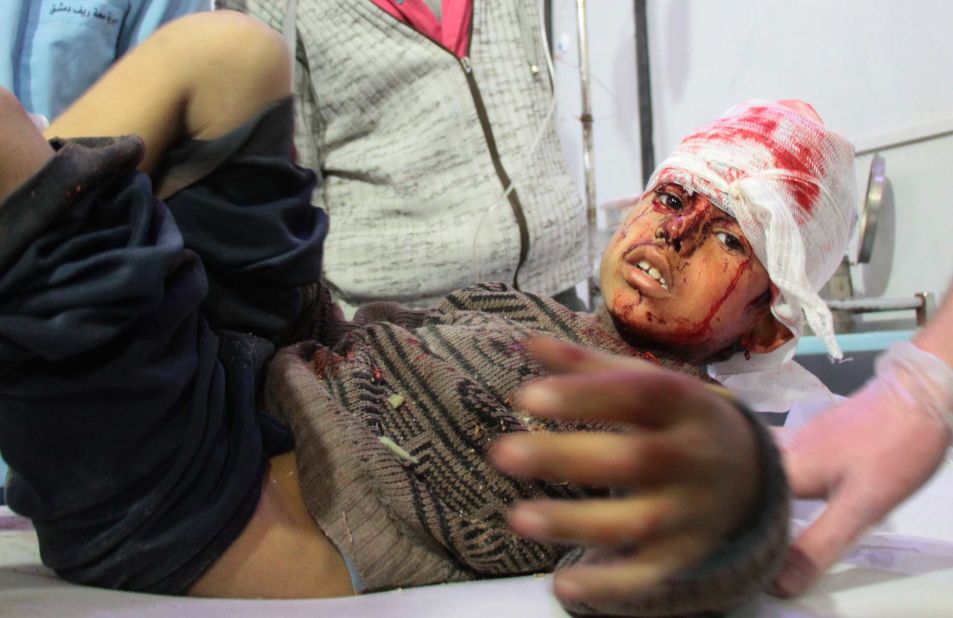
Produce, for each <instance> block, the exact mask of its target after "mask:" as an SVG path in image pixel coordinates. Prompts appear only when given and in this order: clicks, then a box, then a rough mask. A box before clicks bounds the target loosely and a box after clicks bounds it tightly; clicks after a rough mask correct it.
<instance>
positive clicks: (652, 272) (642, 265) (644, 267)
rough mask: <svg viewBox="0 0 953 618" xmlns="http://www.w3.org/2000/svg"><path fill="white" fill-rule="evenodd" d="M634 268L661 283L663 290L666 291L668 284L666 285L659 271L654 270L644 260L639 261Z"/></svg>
mask: <svg viewBox="0 0 953 618" xmlns="http://www.w3.org/2000/svg"><path fill="white" fill-rule="evenodd" d="M636 266H638V267H639V269H640V270H641V271H643V272H644V273H646V274H647V275H648V276H650V277H652V278H653V279H655V280H656V281H658V282H659V283H661V284H662V287H663V288H665V289H666V290H667V289H668V283H666V281H665V277H663V276H662V273H661V272H660V271H659V269H657V268H654V267H653V266H652V265H651V264H649V263H648V262H647V261H646V260H641V261H640V262H639V263H638V264H636Z"/></svg>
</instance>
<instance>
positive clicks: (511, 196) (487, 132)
mask: <svg viewBox="0 0 953 618" xmlns="http://www.w3.org/2000/svg"><path fill="white" fill-rule="evenodd" d="M471 35H472V32H471ZM467 47H468V48H469V45H467ZM459 62H460V67H461V68H462V69H463V74H464V75H465V76H466V78H467V85H468V86H469V87H470V96H471V97H472V98H473V105H474V107H475V108H476V113H477V118H479V120H480V127H481V128H482V129H483V138H484V139H485V140H486V146H487V149H488V150H489V152H490V160H491V161H492V162H493V169H494V170H496V176H497V178H499V180H500V184H502V185H503V190H504V191H505V190H507V189H508V188H509V187H510V185H511V184H512V181H511V180H510V177H509V174H507V173H506V170H505V169H504V168H503V162H502V161H501V160H500V152H499V150H498V149H497V147H496V138H495V137H494V136H493V129H492V128H491V127H490V118H489V116H488V115H487V113H486V107H485V106H484V104H483V96H482V95H481V94H480V88H479V87H478V86H477V83H476V79H475V78H474V77H473V66H472V65H471V64H470V57H469V56H463V57H461V58H460V59H459ZM506 199H507V201H509V203H510V208H511V209H512V210H513V217H514V218H515V219H516V225H517V227H518V228H519V233H520V257H519V262H518V263H517V264H516V270H515V271H514V272H513V287H514V288H516V289H517V290H518V289H520V285H519V275H520V269H521V268H523V264H525V263H526V258H527V256H528V255H529V226H528V225H527V223H526V215H525V214H524V213H523V205H522V204H521V203H520V199H519V196H518V195H517V194H516V188H515V187H513V189H512V190H511V191H510V192H509V193H507V195H506Z"/></svg>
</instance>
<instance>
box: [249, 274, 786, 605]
mask: <svg viewBox="0 0 953 618" xmlns="http://www.w3.org/2000/svg"><path fill="white" fill-rule="evenodd" d="M314 324H316V325H317V329H316V330H315V331H314V332H313V333H312V334H313V336H314V340H313V341H308V342H305V343H300V344H297V345H295V346H292V347H289V348H286V349H285V350H283V351H282V352H280V353H279V354H278V355H277V356H276V357H275V359H274V360H273V361H272V364H271V366H270V369H269V376H268V381H267V385H266V393H265V397H266V402H265V405H266V407H267V409H269V410H270V411H272V412H273V413H275V414H277V415H279V417H281V418H283V419H284V421H285V422H286V423H287V424H288V425H289V426H290V427H291V429H292V431H293V432H294V435H295V440H296V447H295V450H296V453H297V457H298V462H299V468H300V470H299V472H300V480H301V488H302V492H303V494H304V498H305V502H306V504H307V506H308V508H309V510H310V512H311V514H312V516H313V517H314V518H315V520H316V521H317V522H318V524H319V525H320V526H321V528H322V529H323V530H324V531H325V533H326V534H327V535H328V536H329V537H330V538H331V540H332V541H333V542H334V543H335V544H336V545H337V547H338V548H339V549H340V550H341V552H342V553H343V554H344V555H345V556H347V557H348V558H349V559H350V560H351V562H352V563H353V564H354V566H355V567H356V569H357V571H358V572H359V574H360V575H361V577H362V579H363V580H364V582H365V584H366V586H367V589H368V590H383V589H387V588H394V587H399V586H417V585H422V584H432V583H438V582H454V581H464V580H471V579H477V578H481V577H496V576H503V575H516V574H524V573H535V572H541V571H551V570H553V569H554V568H556V567H557V566H558V565H559V564H560V563H562V564H566V563H574V562H578V561H580V560H583V561H586V560H596V559H599V560H602V559H607V558H609V557H607V556H605V555H604V553H603V554H601V555H600V556H599V557H598V558H597V557H596V554H595V553H593V552H589V553H587V552H585V551H583V550H581V549H572V548H567V547H564V546H556V545H551V544H541V543H537V542H534V541H530V540H527V539H524V538H522V537H520V536H518V535H517V534H515V533H513V532H512V531H510V529H509V528H508V527H507V525H506V522H505V521H504V517H503V515H504V512H505V511H506V509H507V508H508V507H509V506H510V505H511V504H512V503H513V501H515V500H517V499H523V498H538V497H543V496H549V497H560V498H575V497H581V496H584V495H592V493H593V492H592V491H591V490H584V489H583V488H580V487H576V486H573V485H569V484H564V483H552V482H538V481H524V480H518V479H513V478H510V477H507V476H505V475H503V474H501V473H499V472H498V471H496V470H495V469H494V468H493V467H492V466H491V465H489V464H488V463H487V461H486V459H485V452H486V449H487V448H488V446H489V445H490V444H491V443H492V442H493V440H494V439H496V438H497V437H498V436H499V435H501V434H503V433H508V432H516V431H537V430H566V429H580V428H581V427H580V426H579V425H569V424H565V423H553V422H550V421H541V420H538V419H531V418H529V417H527V416H525V415H521V414H520V413H519V412H518V411H516V410H513V409H512V408H510V406H509V405H508V402H509V401H510V397H511V395H512V393H513V392H514V391H515V390H516V388H517V387H519V386H520V385H521V384H523V383H524V382H525V381H526V380H528V379H531V378H534V377H536V376H539V375H540V374H541V373H542V370H541V368H540V367H539V365H538V364H537V363H536V362H534V361H533V360H532V358H530V357H529V355H528V353H527V351H526V350H525V347H524V341H525V339H526V337H527V336H528V335H530V334H534V333H546V334H549V335H553V336H555V337H558V338H560V339H564V340H568V341H573V342H576V343H580V344H584V345H588V346H592V347H595V348H599V349H601V350H605V351H609V352H613V353H617V354H628V355H635V354H640V353H639V352H638V351H637V350H635V349H633V348H632V347H630V346H629V345H627V344H626V343H625V342H623V341H622V340H621V339H619V337H618V335H616V333H615V331H614V330H613V329H611V328H607V327H606V326H605V323H604V322H603V321H602V320H600V319H599V318H598V317H596V316H593V315H590V314H584V313H574V312H571V311H569V310H568V309H566V308H564V307H562V306H561V305H559V304H558V303H556V302H554V301H552V300H548V299H543V298H539V297H536V296H533V295H530V294H525V293H521V292H518V291H515V290H513V289H511V288H508V287H506V286H504V285H502V284H487V285H478V286H473V287H470V288H467V289H464V290H459V291H457V292H454V293H452V294H450V295H449V296H447V297H446V298H445V299H443V300H442V301H441V302H440V303H439V304H438V305H437V306H436V307H435V308H434V309H432V310H427V311H421V310H409V309H406V308H403V307H401V306H400V305H396V304H391V303H376V304H373V305H367V306H365V307H364V308H362V309H361V310H360V311H359V312H358V314H357V315H356V316H355V319H354V321H353V322H350V323H346V322H343V321H337V320H333V319H329V316H328V314H327V313H326V312H324V313H322V314H321V316H320V319H319V320H316V321H315V322H314ZM649 356H650V357H651V355H649ZM650 359H654V357H651V358H650ZM664 364H666V365H667V366H669V367H670V368H673V369H676V370H679V371H684V372H688V373H691V374H693V375H697V376H699V377H701V376H700V374H699V372H698V370H696V369H695V368H693V367H690V366H687V365H683V364H680V363H677V362H672V361H669V362H666V363H664ZM746 414H747V413H746ZM747 416H748V418H749V419H751V417H750V415H747ZM751 423H752V427H754V428H755V433H756V434H757V436H758V442H759V448H760V459H761V467H762V474H761V478H762V479H764V487H763V489H762V492H761V493H762V501H761V508H760V509H759V512H758V515H757V517H756V518H755V520H754V521H752V522H751V525H750V526H749V527H748V528H746V531H745V532H744V533H742V534H741V535H739V536H738V537H737V538H735V539H732V541H731V542H730V543H728V544H726V546H725V547H724V548H723V549H722V550H719V551H718V552H717V553H716V554H715V555H713V556H710V557H709V558H708V559H707V560H705V562H704V563H703V564H700V565H697V566H696V567H695V568H692V569H691V570H689V571H686V572H683V573H680V574H679V575H678V576H676V577H674V578H672V579H670V580H669V581H667V582H665V583H664V584H662V585H660V586H657V587H656V588H654V589H652V590H650V591H647V592H643V593H640V594H638V595H633V597H632V598H631V599H629V600H628V601H627V602H625V603H623V604H616V605H612V606H600V607H572V608H569V609H571V610H572V611H576V612H580V613H603V614H610V613H611V614H622V615H645V616H649V615H671V614H684V613H688V612H698V611H710V610H722V609H726V608H729V607H732V606H734V605H736V604H738V603H739V602H741V601H743V600H745V599H746V598H748V597H750V596H751V595H753V594H755V593H757V592H758V591H759V590H760V589H761V588H762V586H763V585H764V583H765V582H766V581H768V579H769V578H770V577H771V576H772V574H773V573H774V572H775V570H776V568H777V566H778V564H779V559H780V558H781V557H782V556H783V551H784V548H785V544H786V540H787V539H786V524H787V488H786V484H785V481H784V476H783V473H782V472H781V469H780V465H779V456H778V453H777V451H776V449H775V448H774V447H773V445H772V443H771V440H770V438H769V437H768V435H767V433H766V432H765V431H764V429H763V428H762V427H761V426H760V424H759V423H758V422H757V421H755V420H754V419H751Z"/></svg>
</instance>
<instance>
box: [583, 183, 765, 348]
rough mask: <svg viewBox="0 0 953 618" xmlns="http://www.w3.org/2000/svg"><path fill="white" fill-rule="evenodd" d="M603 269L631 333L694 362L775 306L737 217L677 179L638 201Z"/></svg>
mask: <svg viewBox="0 0 953 618" xmlns="http://www.w3.org/2000/svg"><path fill="white" fill-rule="evenodd" d="M599 276H600V281H601V285H602V296H603V299H604V302H605V304H606V307H607V308H608V310H609V313H610V314H611V315H612V317H613V319H614V320H615V323H616V325H617V327H619V329H620V331H622V332H623V334H624V335H625V336H626V337H627V338H629V339H633V340H636V341H638V342H641V343H647V344H650V345H654V346H661V347H665V348H667V349H669V350H671V351H672V352H675V353H677V354H678V355H679V356H681V357H682V358H684V359H686V360H688V361H690V362H699V361H701V360H704V359H706V358H709V357H710V356H712V355H713V354H715V353H716V352H719V351H721V350H724V349H725V348H727V347H729V346H731V345H732V344H734V343H735V342H736V341H738V340H739V339H740V338H741V337H742V336H743V335H745V334H746V333H749V332H750V331H752V329H754V328H755V326H756V325H757V324H758V321H759V319H761V318H763V317H764V316H765V313H766V312H769V311H770V309H769V299H770V296H769V285H770V280H769V279H768V273H767V271H766V270H765V269H764V267H763V266H761V263H760V262H759V261H758V259H757V258H756V257H755V256H754V252H753V251H752V249H751V246H750V245H749V244H748V241H747V240H746V239H745V237H744V235H743V234H742V233H741V228H740V227H739V226H738V223H737V222H736V221H735V220H734V219H733V218H732V217H731V216H730V215H729V214H728V213H726V212H724V211H723V210H721V209H720V208H718V207H717V206H715V205H713V204H712V203H711V202H709V201H708V199H707V198H705V197H704V196H702V195H700V194H697V193H696V194H695V195H689V194H688V192H687V191H685V190H684V189H682V188H681V187H680V186H678V185H674V184H665V185H660V186H657V187H655V188H654V189H652V190H650V191H648V192H646V193H645V195H643V196H642V198H641V199H640V200H639V201H638V203H637V204H636V205H635V206H634V207H633V209H632V211H631V212H630V213H629V215H628V216H627V217H626V219H625V221H624V222H623V223H622V225H621V226H620V228H619V230H618V231H617V232H616V233H615V235H614V236H613V237H612V241H611V242H610V243H609V246H608V247H607V249H606V251H605V253H604V254H603V256H602V267H601V269H600V273H599Z"/></svg>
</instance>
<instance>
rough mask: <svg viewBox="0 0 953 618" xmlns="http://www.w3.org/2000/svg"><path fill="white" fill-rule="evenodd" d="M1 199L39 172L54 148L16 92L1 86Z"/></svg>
mask: <svg viewBox="0 0 953 618" xmlns="http://www.w3.org/2000/svg"><path fill="white" fill-rule="evenodd" d="M0 144H2V147H0V200H3V199H4V198H5V197H6V196H7V195H9V194H10V193H11V192H12V191H13V189H15V188H16V187H18V186H19V185H20V184H21V183H23V181H25V180H26V179H27V178H29V177H30V176H32V175H33V174H34V173H36V172H37V171H38V170H39V169H40V168H41V167H42V166H43V164H44V163H46V162H47V161H48V160H49V159H50V158H51V157H52V156H53V149H52V148H51V147H50V145H49V144H48V143H47V142H46V140H45V139H44V138H43V136H42V135H41V134H40V132H39V131H38V130H37V128H36V126H34V124H33V121H32V120H30V117H29V116H28V115H27V113H26V111H25V110H24V109H23V107H22V106H21V105H20V102H19V101H18V100H17V98H16V97H15V96H13V94H12V93H11V92H9V91H7V90H4V89H3V88H0Z"/></svg>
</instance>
